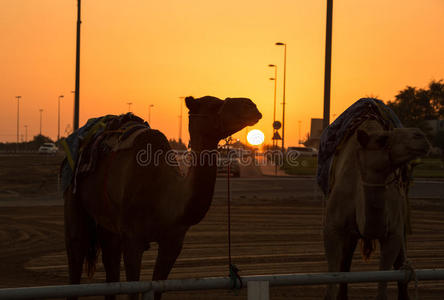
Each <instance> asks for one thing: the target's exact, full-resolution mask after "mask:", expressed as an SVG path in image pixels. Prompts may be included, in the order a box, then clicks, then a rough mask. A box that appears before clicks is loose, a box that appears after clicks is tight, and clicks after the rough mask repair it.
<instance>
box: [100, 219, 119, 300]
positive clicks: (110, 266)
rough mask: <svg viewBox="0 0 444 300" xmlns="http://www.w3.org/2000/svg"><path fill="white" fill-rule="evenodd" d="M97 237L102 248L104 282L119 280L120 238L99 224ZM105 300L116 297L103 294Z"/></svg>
mask: <svg viewBox="0 0 444 300" xmlns="http://www.w3.org/2000/svg"><path fill="white" fill-rule="evenodd" d="M98 237H99V243H100V247H101V249H102V262H103V266H104V267H105V272H106V282H118V281H120V259H121V255H122V251H121V245H120V238H119V236H118V235H117V234H115V233H112V232H110V231H108V230H106V229H104V228H102V227H101V226H99V227H98ZM105 299H106V300H114V299H116V296H115V295H110V296H105Z"/></svg>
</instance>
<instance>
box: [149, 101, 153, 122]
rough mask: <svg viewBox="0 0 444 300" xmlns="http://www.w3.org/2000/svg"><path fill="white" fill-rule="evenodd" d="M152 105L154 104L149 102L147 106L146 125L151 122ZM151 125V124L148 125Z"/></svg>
mask: <svg viewBox="0 0 444 300" xmlns="http://www.w3.org/2000/svg"><path fill="white" fill-rule="evenodd" d="M152 107H154V104H150V105H149V106H148V125H150V123H151V108H152ZM150 126H151V125H150Z"/></svg>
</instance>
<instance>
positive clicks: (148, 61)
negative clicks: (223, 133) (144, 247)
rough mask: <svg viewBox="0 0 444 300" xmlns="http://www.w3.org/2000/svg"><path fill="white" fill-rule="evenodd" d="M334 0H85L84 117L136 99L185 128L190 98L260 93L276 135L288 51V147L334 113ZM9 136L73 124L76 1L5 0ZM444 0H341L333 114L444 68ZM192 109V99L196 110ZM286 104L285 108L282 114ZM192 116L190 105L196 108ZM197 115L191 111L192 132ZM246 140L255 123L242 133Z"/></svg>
mask: <svg viewBox="0 0 444 300" xmlns="http://www.w3.org/2000/svg"><path fill="white" fill-rule="evenodd" d="M325 3H326V1H325V0H322V1H321V0H319V1H314V0H313V1H302V0H301V1H296V0H273V1H259V0H254V1H253V0H242V1H239V0H236V1H234V0H226V1H208V0H202V1H195V0H189V1H184V0H165V1H151V0H127V1H121V0H120V1H117V0H83V1H82V6H83V7H82V21H83V23H82V48H81V49H82V50H81V51H82V52H81V85H80V98H81V108H80V123H81V124H84V122H85V121H86V120H87V119H88V118H90V117H93V116H99V115H103V114H108V113H111V114H119V113H124V112H126V111H127V110H128V106H127V104H126V103H127V102H132V103H133V105H132V110H133V111H134V113H136V114H138V115H140V116H141V117H143V118H145V119H146V118H147V117H148V105H149V104H153V105H154V107H153V109H152V115H151V125H152V127H154V128H157V129H160V130H161V131H162V132H163V133H165V135H166V136H167V137H168V138H177V136H178V114H179V101H180V100H179V97H181V96H187V95H193V96H195V97H200V96H204V95H213V96H217V97H219V98H225V97H248V98H251V99H253V101H254V102H255V103H256V104H257V105H258V107H259V109H260V110H261V112H262V113H263V114H264V118H263V119H262V120H261V121H260V122H259V123H258V125H257V126H255V127H256V128H259V129H261V130H263V131H264V132H265V135H266V139H268V140H269V139H270V137H271V131H272V130H271V123H272V112H273V88H274V85H273V82H272V81H270V80H269V77H271V76H272V75H273V74H274V73H273V70H272V69H271V68H269V67H267V65H268V64H270V63H272V64H277V65H278V68H279V69H278V71H279V75H278V99H279V103H281V99H282V70H283V48H282V47H278V46H274V43H275V42H277V41H282V42H285V43H287V44H288V49H287V93H286V94H287V97H286V98H287V103H288V105H287V110H286V116H287V118H286V120H287V122H286V126H287V127H286V140H287V143H286V145H287V146H291V145H294V144H296V143H297V140H298V138H299V137H298V121H299V120H300V121H302V123H301V124H302V130H301V131H302V135H303V136H305V134H306V132H308V131H309V122H310V118H312V117H322V111H323V110H322V103H323V74H324V72H323V65H324V43H325V33H324V32H325ZM0 4H1V10H0V41H1V44H0V45H1V47H0V66H1V74H0V77H1V80H0V141H14V140H15V138H16V114H17V111H16V109H17V106H16V102H17V101H16V99H15V96H17V95H21V96H22V100H21V103H20V110H21V114H20V124H21V125H20V131H21V133H24V127H23V125H25V124H26V125H28V128H29V129H28V139H29V138H30V137H31V136H32V135H34V134H37V133H38V132H39V108H42V109H44V113H43V134H45V135H49V136H51V137H53V138H55V137H56V135H57V97H58V96H59V95H60V94H63V95H65V98H64V99H63V100H62V109H61V114H62V119H61V124H62V125H61V132H62V133H63V132H64V129H65V127H66V126H67V125H68V124H71V125H72V110H73V94H71V92H70V91H72V90H74V74H75V68H74V62H75V20H76V0H63V1H61V0H14V1H12V0H10V1H6V0H0ZM443 37H444V1H442V0H427V1H423V0H404V1H401V0H396V1H395V0H391V1H383V0H374V1H356V0H336V1H334V17H333V64H332V109H331V113H332V114H336V115H337V114H339V113H341V112H342V111H343V110H344V109H345V108H347V107H348V106H349V105H350V104H352V103H353V102H354V101H356V100H357V99H358V98H360V97H363V96H370V95H371V96H378V97H379V98H381V99H383V100H390V99H393V97H394V95H395V94H396V93H397V92H398V91H399V90H401V89H403V88H404V87H405V86H406V85H413V86H417V87H425V86H426V85H427V84H428V82H429V81H430V80H432V79H442V78H444V54H443V53H444V39H443ZM184 112H185V109H184ZM281 114H282V110H281V106H279V109H278V115H279V118H280V116H281ZM184 115H185V114H184ZM185 116H186V115H185ZM186 128H187V118H186V117H184V137H188V134H187V133H186V131H187V130H186ZM238 137H240V138H242V139H243V138H244V132H243V133H242V134H240V135H239V134H238Z"/></svg>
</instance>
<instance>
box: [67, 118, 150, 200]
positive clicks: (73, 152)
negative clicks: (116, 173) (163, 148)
mask: <svg viewBox="0 0 444 300" xmlns="http://www.w3.org/2000/svg"><path fill="white" fill-rule="evenodd" d="M149 129H150V127H149V125H148V123H147V122H145V121H143V119H141V118H139V117H137V116H135V115H133V114H132V113H127V114H122V115H119V116H116V115H106V116H102V117H98V118H92V119H89V120H88V122H86V124H85V125H84V126H82V127H81V128H79V129H78V130H76V131H74V132H73V133H71V134H70V135H69V136H68V137H67V138H66V139H63V140H62V141H61V144H62V146H63V148H64V151H65V155H66V157H65V159H64V160H63V162H62V165H61V167H60V179H61V185H62V190H63V191H65V190H66V189H67V188H68V187H69V186H70V185H74V186H73V189H72V190H73V192H75V182H76V180H75V179H76V177H78V176H80V175H82V174H85V173H88V172H92V171H94V169H95V165H96V161H97V159H98V157H99V153H107V152H111V151H119V150H123V149H128V148H130V147H131V146H132V143H133V141H134V140H135V138H136V137H137V136H139V135H140V134H141V133H143V132H144V131H146V130H149Z"/></svg>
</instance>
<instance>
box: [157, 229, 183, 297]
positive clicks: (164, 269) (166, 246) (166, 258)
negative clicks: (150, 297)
mask: <svg viewBox="0 0 444 300" xmlns="http://www.w3.org/2000/svg"><path fill="white" fill-rule="evenodd" d="M184 237H185V232H184V233H183V234H181V235H179V236H177V235H176V236H175V237H174V238H169V239H166V240H162V241H159V250H158V254H157V260H156V266H155V267H154V272H153V281H156V280H166V279H167V278H168V275H169V274H170V271H171V269H172V268H173V266H174V263H175V262H176V259H177V257H178V256H179V254H180V251H182V245H183V239H184ZM161 297H162V294H161V293H155V294H154V299H155V300H160V299H161Z"/></svg>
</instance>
